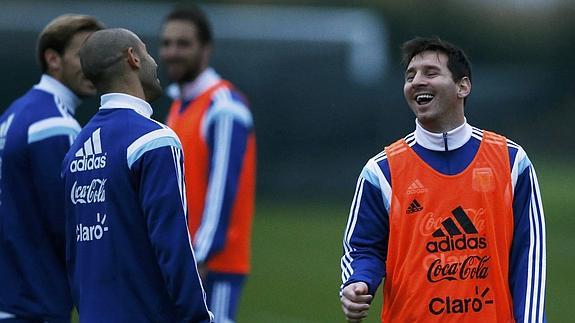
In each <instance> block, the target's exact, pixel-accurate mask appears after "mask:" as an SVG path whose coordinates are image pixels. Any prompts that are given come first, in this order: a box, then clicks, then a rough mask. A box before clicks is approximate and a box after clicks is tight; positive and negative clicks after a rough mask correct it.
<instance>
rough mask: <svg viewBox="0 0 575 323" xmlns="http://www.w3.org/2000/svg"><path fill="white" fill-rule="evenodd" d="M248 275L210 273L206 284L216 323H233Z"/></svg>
mask: <svg viewBox="0 0 575 323" xmlns="http://www.w3.org/2000/svg"><path fill="white" fill-rule="evenodd" d="M245 279H246V275H237V274H223V273H215V272H208V275H207V277H206V281H205V282H204V284H205V286H204V288H205V290H206V296H207V301H208V308H209V309H210V311H211V312H212V313H213V314H214V317H215V322H218V323H233V322H235V321H236V314H237V310H238V304H239V300H240V295H241V292H242V287H243V286H244V281H245Z"/></svg>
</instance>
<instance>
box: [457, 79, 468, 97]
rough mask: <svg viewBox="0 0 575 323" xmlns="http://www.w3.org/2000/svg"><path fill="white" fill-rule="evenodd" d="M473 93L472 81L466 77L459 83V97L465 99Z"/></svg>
mask: <svg viewBox="0 0 575 323" xmlns="http://www.w3.org/2000/svg"><path fill="white" fill-rule="evenodd" d="M470 93H471V80H470V79H469V77H467V76H464V77H462V78H461V80H459V82H457V97H458V98H460V99H465V98H466V97H467V96H468V95H469V94H470Z"/></svg>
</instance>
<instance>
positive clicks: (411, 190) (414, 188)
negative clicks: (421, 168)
mask: <svg viewBox="0 0 575 323" xmlns="http://www.w3.org/2000/svg"><path fill="white" fill-rule="evenodd" d="M425 192H427V188H425V186H423V184H421V182H420V181H419V180H418V179H416V180H414V181H413V183H411V185H409V187H408V188H407V195H412V194H417V193H425Z"/></svg>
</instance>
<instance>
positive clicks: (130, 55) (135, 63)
mask: <svg viewBox="0 0 575 323" xmlns="http://www.w3.org/2000/svg"><path fill="white" fill-rule="evenodd" d="M126 55H127V61H128V65H130V67H131V68H134V69H139V68H140V67H141V63H140V57H139V56H138V54H137V53H136V52H135V51H134V48H133V47H128V49H127V50H126Z"/></svg>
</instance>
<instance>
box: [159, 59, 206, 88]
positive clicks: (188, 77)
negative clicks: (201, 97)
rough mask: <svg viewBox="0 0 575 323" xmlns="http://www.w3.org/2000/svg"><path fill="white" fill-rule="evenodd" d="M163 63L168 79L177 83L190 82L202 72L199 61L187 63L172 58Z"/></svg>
mask: <svg viewBox="0 0 575 323" xmlns="http://www.w3.org/2000/svg"><path fill="white" fill-rule="evenodd" d="M165 65H166V67H165V68H166V74H167V75H168V79H170V81H172V82H176V83H178V84H182V83H187V82H191V81H193V80H195V79H196V78H197V77H198V75H200V73H201V72H202V67H201V63H200V62H199V61H194V62H192V63H188V62H186V61H183V60H174V61H170V62H165Z"/></svg>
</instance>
